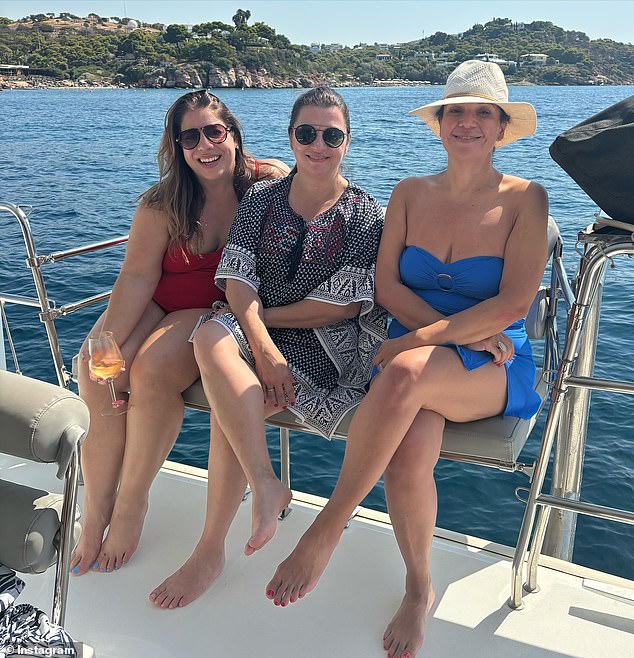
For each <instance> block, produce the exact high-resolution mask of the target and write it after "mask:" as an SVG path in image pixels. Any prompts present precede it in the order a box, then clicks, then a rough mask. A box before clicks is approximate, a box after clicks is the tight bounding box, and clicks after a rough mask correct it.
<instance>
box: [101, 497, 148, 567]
mask: <svg viewBox="0 0 634 658" xmlns="http://www.w3.org/2000/svg"><path fill="white" fill-rule="evenodd" d="M147 508H148V505H147V500H144V501H139V500H136V501H134V502H133V503H132V504H128V503H127V502H126V501H124V500H122V499H121V497H120V496H118V497H117V500H116V502H115V505H114V511H113V512H112V518H111V519H110V527H109V528H108V534H107V535H106V538H105V540H104V542H103V544H102V545H101V551H100V552H99V555H98V557H97V560H96V561H97V567H96V570H97V571H101V572H107V573H110V572H111V571H113V570H114V571H116V570H117V569H120V568H121V567H122V566H124V565H125V564H126V563H127V562H129V561H130V558H131V557H132V554H133V553H134V551H136V548H137V546H138V545H139V539H141V531H142V530H143V521H144V520H145V515H146V513H147Z"/></svg>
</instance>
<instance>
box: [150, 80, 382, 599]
mask: <svg viewBox="0 0 634 658" xmlns="http://www.w3.org/2000/svg"><path fill="white" fill-rule="evenodd" d="M289 138H290V142H291V148H292V149H293V152H294V154H295V157H296V162H297V164H296V167H295V169H294V170H293V171H292V172H291V174H290V175H289V176H288V177H287V178H284V179H280V180H279V181H276V182H275V183H273V184H268V182H266V183H263V184H256V185H255V186H254V187H253V188H252V189H251V190H250V191H249V192H247V194H246V195H245V197H244V199H243V201H242V202H241V204H240V206H239V208H238V212H237V214H236V218H235V220H234V223H233V226H232V228H231V231H230V234H229V239H228V242H227V245H226V247H225V250H224V253H223V257H222V261H221V263H220V265H219V267H218V270H217V274H216V282H217V283H218V285H219V286H220V287H221V288H224V289H225V290H226V294H227V300H228V303H229V307H228V308H224V309H221V310H220V311H216V312H215V313H211V314H208V315H207V316H203V317H202V318H201V322H200V326H199V328H198V329H197V330H196V331H195V335H194V339H193V341H194V351H195V355H196V359H197V362H198V365H199V367H200V371H201V377H202V381H203V386H204V389H205V394H206V395H207V399H208V400H209V403H210V406H211V408H212V410H213V413H212V419H211V449H210V455H209V478H208V496H207V516H206V520H205V527H204V529H203V533H202V536H201V539H200V540H199V542H198V545H197V546H196V548H195V549H194V552H193V553H192V555H191V557H190V558H189V559H188V560H187V562H186V563H185V564H184V565H183V566H182V567H181V568H180V569H179V570H178V571H177V572H176V573H174V574H173V575H172V576H170V577H169V578H168V579H166V580H165V581H164V582H163V583H162V584H161V585H160V586H159V587H157V588H156V589H155V590H154V591H153V592H152V593H151V595H150V599H151V600H152V601H153V602H154V603H155V604H156V605H158V606H161V607H163V608H175V607H179V606H184V605H187V604H188V603H189V602H191V601H192V600H194V599H195V598H197V597H198V596H200V595H201V594H202V593H203V592H204V591H205V590H206V589H207V588H208V587H209V585H210V584H211V583H212V582H213V580H215V578H217V576H218V575H219V574H220V572H221V571H222V568H223V566H224V542H225V537H226V535H227V532H228V529H229V526H230V524H231V521H232V520H233V517H234V516H235V513H236V511H237V508H238V505H239V504H240V502H241V500H242V496H243V493H244V490H245V487H246V485H247V483H248V484H249V485H250V487H251V491H252V496H253V506H252V509H253V511H252V514H253V516H252V528H251V537H250V538H249V539H248V541H247V543H246V546H245V549H244V550H245V553H246V554H247V555H251V554H252V553H254V552H255V551H256V550H258V549H259V548H261V547H262V546H264V544H266V542H268V541H269V540H270V539H271V538H272V537H273V534H274V533H275V527H276V521H277V517H278V516H279V514H280V512H281V511H282V510H283V509H284V508H285V507H286V506H287V505H288V504H289V502H290V499H291V493H290V490H289V489H288V488H287V487H286V486H285V485H283V484H282V483H281V482H280V481H279V480H278V479H277V477H276V476H275V473H274V471H273V468H272V466H271V462H270V459H269V456H268V451H267V446H266V438H265V433H264V421H265V419H266V418H267V417H268V416H271V415H273V414H275V413H276V412H278V411H281V410H284V409H288V410H290V411H291V412H293V413H294V414H295V415H296V416H298V418H300V419H302V420H303V421H304V422H306V423H307V424H309V425H311V426H312V427H314V428H315V429H317V430H318V431H319V432H320V433H321V434H322V435H323V436H325V437H330V436H332V434H333V432H334V431H335V430H336V428H337V425H338V424H339V422H340V421H341V419H342V418H343V416H344V415H345V414H346V412H348V411H349V410H350V409H353V408H355V407H356V406H357V405H358V404H359V402H360V401H361V399H362V397H363V395H364V394H365V391H366V387H367V384H368V381H369V379H370V375H371V372H372V367H373V359H374V356H375V354H376V351H377V350H378V348H379V345H380V344H381V341H382V340H383V339H384V337H385V327H386V313H385V311H384V310H383V309H382V308H381V307H378V306H376V305H375V304H374V301H373V297H374V266H375V261H376V254H377V250H378V245H379V241H380V237H381V231H382V227H383V212H382V210H381V208H380V206H379V205H378V203H377V201H376V200H375V199H374V198H373V197H372V196H370V195H369V194H368V193H367V192H365V191H364V190H362V189H361V188H359V187H357V186H356V185H354V184H352V183H350V182H349V181H348V180H347V179H346V178H344V177H343V176H342V175H341V172H340V166H341V162H342V160H343V157H344V155H345V153H346V151H347V149H348V146H349V143H350V121H349V115H348V109H347V107H346V105H345V103H344V101H343V99H342V98H341V96H340V95H339V94H337V93H336V92H334V91H332V90H330V89H328V88H326V87H318V88H315V89H312V90H310V91H308V92H306V93H304V94H303V95H302V96H300V97H299V98H298V99H297V101H296V102H295V105H294V106H293V110H292V112H291V121H290V126H289ZM210 320H211V321H210Z"/></svg>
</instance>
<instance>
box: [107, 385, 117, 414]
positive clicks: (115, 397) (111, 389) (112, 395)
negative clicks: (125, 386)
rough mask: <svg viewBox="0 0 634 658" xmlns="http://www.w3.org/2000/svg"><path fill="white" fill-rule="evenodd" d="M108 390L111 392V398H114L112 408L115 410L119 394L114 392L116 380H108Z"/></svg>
mask: <svg viewBox="0 0 634 658" xmlns="http://www.w3.org/2000/svg"><path fill="white" fill-rule="evenodd" d="M106 381H107V382H108V389H109V390H110V397H111V398H112V406H113V408H114V409H116V408H117V406H118V405H117V392H116V391H115V390H114V379H107V380H106Z"/></svg>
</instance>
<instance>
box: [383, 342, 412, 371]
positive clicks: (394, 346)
mask: <svg viewBox="0 0 634 658" xmlns="http://www.w3.org/2000/svg"><path fill="white" fill-rule="evenodd" d="M406 337H407V334H405V336H401V337H400V338H388V339H387V340H385V341H383V344H382V345H381V347H379V351H378V352H377V353H376V356H375V357H374V365H375V366H376V367H377V368H378V369H379V372H383V369H384V368H385V367H386V366H387V364H388V363H389V362H390V361H391V360H392V359H393V358H394V357H395V356H396V355H397V354H400V353H401V352H405V351H406V350H409V349H412V348H411V346H409V345H408V344H407V342H406V340H405V338H406Z"/></svg>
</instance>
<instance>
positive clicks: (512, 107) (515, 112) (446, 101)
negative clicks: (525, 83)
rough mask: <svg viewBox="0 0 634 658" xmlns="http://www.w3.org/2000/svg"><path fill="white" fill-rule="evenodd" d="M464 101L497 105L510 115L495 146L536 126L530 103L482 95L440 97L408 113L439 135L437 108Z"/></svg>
mask: <svg viewBox="0 0 634 658" xmlns="http://www.w3.org/2000/svg"><path fill="white" fill-rule="evenodd" d="M465 103H486V104H488V105H497V106H498V107H501V108H502V109H503V110H504V111H505V112H506V113H507V114H508V115H509V116H510V117H511V121H510V123H509V124H507V126H506V128H505V130H504V137H503V138H502V139H501V140H499V141H498V142H496V143H495V145H496V146H497V147H499V146H505V145H506V144H511V143H512V142H515V141H516V140H518V139H522V137H528V136H529V135H532V134H533V133H534V132H535V128H536V127H537V114H536V112H535V108H534V107H533V106H532V105H531V104H530V103H522V102H514V103H510V102H507V103H498V102H496V101H492V100H491V99H490V98H485V97H483V96H452V97H451V98H441V99H440V100H438V101H434V102H433V103H428V104H427V105H423V106H422V107H417V108H416V109H415V110H410V111H409V112H408V114H410V115H412V116H417V117H420V118H421V119H422V120H423V121H424V122H425V123H426V124H427V125H428V126H429V128H430V130H431V131H432V132H433V133H434V135H436V136H437V137H440V123H439V122H438V117H437V116H436V113H437V112H438V108H439V107H441V106H443V105H463V104H465Z"/></svg>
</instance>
